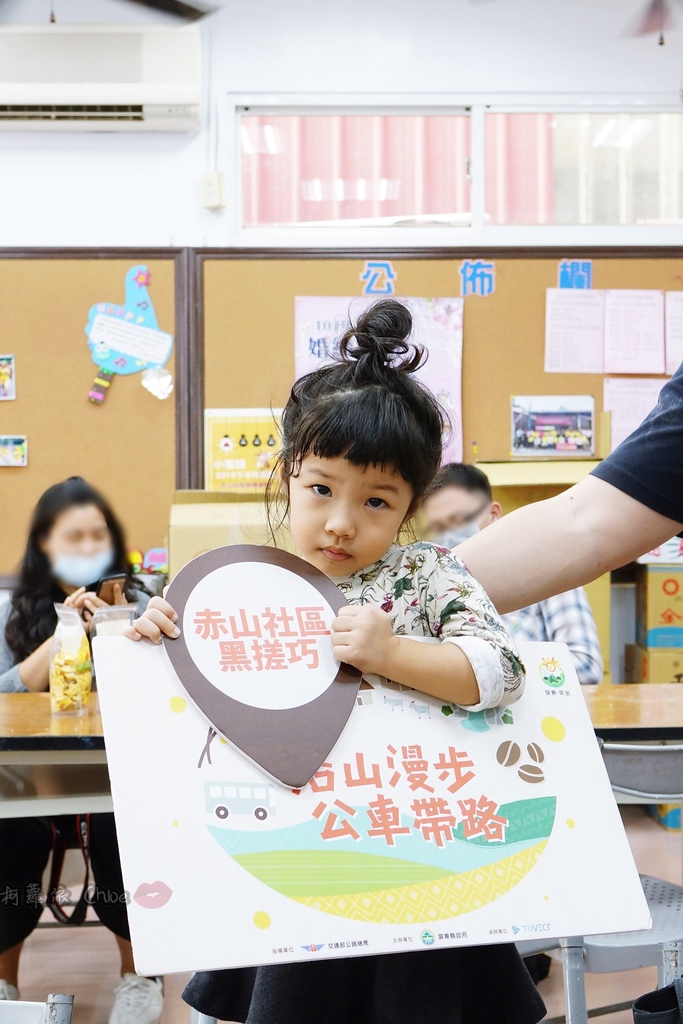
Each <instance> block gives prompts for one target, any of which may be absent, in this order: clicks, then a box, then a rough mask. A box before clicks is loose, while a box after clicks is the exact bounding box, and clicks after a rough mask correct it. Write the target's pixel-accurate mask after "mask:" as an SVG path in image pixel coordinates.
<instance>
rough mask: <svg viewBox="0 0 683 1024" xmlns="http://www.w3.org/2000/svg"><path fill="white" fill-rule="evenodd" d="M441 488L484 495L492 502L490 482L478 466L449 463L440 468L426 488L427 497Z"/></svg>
mask: <svg viewBox="0 0 683 1024" xmlns="http://www.w3.org/2000/svg"><path fill="white" fill-rule="evenodd" d="M443 487H462V488H463V490H465V491H469V492H470V494H484V495H485V496H486V497H487V498H488V500H489V501H492V500H493V493H492V491H491V482H490V481H489V478H488V477H487V475H486V473H484V472H482V470H481V469H479V467H478V466H468V465H467V464H466V463H465V462H449V463H447V464H446V465H445V466H442V467H441V469H440V470H439V472H438V473H437V474H436V476H435V477H434V479H433V480H432V482H431V484H430V485H429V487H428V488H427V495H426V496H427V497H429V495H430V494H436V492H437V491H440V490H441V489H442V488H443Z"/></svg>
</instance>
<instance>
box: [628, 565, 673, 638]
mask: <svg viewBox="0 0 683 1024" xmlns="http://www.w3.org/2000/svg"><path fill="white" fill-rule="evenodd" d="M636 640H637V641H638V643H639V644H640V646H641V647H669V648H672V647H683V566H677V565H643V566H639V567H638V571H637V575H636Z"/></svg>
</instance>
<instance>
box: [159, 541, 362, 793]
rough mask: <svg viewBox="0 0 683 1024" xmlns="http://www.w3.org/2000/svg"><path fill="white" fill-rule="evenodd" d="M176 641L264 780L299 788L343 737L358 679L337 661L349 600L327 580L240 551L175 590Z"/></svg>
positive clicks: (216, 719) (178, 666)
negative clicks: (333, 634)
mask: <svg viewBox="0 0 683 1024" xmlns="http://www.w3.org/2000/svg"><path fill="white" fill-rule="evenodd" d="M167 598H168V601H169V602H170V603H171V605H172V606H173V607H174V608H175V610H176V611H177V613H178V625H179V627H180V631H181V632H180V636H179V637H178V639H177V640H170V639H168V638H167V637H164V646H165V649H166V652H167V654H168V657H169V659H170V662H171V665H172V666H173V669H174V671H175V673H176V675H177V676H178V679H179V680H180V682H181V684H182V686H183V687H184V688H185V690H186V691H187V693H188V694H189V696H190V698H191V699H192V700H193V702H194V703H195V704H196V705H197V707H198V708H199V710H200V711H201V712H202V714H203V715H204V717H205V718H206V719H208V721H209V722H210V724H211V726H212V727H213V728H214V729H215V730H216V731H217V732H218V733H220V734H221V735H222V736H224V737H225V738H226V739H227V740H228V741H229V742H230V743H231V744H232V745H233V746H235V747H237V748H238V749H239V750H240V751H241V752H242V753H243V754H244V755H246V757H248V758H249V760H251V761H253V762H254V763H255V764H257V765H259V767H261V768H262V769H263V770H264V771H265V772H267V774H268V775H270V776H272V777H273V778H275V779H277V780H279V781H280V782H282V783H284V785H286V786H289V787H291V788H292V789H300V788H301V787H302V786H305V785H306V783H307V782H308V781H309V780H310V779H311V778H312V777H313V776H314V775H315V773H316V772H317V771H318V769H319V768H320V766H321V764H322V763H323V761H325V760H326V759H327V757H328V755H329V753H330V751H331V750H332V748H333V746H334V745H335V743H336V742H337V740H338V739H339V736H340V735H341V733H342V731H343V729H344V726H345V725H346V722H347V721H348V718H349V715H350V714H351V711H352V710H353V708H354V706H355V703H356V696H357V694H358V688H359V686H360V679H361V676H360V672H359V671H358V670H357V669H355V668H353V667H352V666H351V665H344V664H341V663H340V662H338V661H337V660H336V658H335V657H334V654H333V653H332V643H331V640H330V624H331V622H332V619H333V618H334V617H335V616H336V615H337V613H338V611H339V609H340V608H343V607H345V606H346V604H347V602H346V600H345V599H344V597H343V596H342V594H341V592H340V591H339V589H338V588H337V587H336V586H335V585H334V583H332V582H331V581H330V580H329V579H328V578H327V576H325V575H324V574H323V573H321V572H319V571H318V570H317V569H315V568H313V566H311V565H309V564H308V562H304V561H303V559H301V558H297V557H296V556H295V555H291V554H289V553H288V552H285V551H279V550H277V549H276V548H270V547H261V546H259V545H255V544H236V545H233V546H231V547H225V548H217V549H216V550H214V551H209V552H207V553H206V554H203V555H199V556H198V557H197V558H195V559H193V560H192V561H191V562H189V563H188V564H187V565H186V566H185V567H184V568H183V569H182V570H181V571H180V572H179V573H178V575H177V576H176V577H175V579H174V580H173V583H172V584H171V586H170V588H169V591H168V595H167Z"/></svg>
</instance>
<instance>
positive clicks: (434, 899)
mask: <svg viewBox="0 0 683 1024" xmlns="http://www.w3.org/2000/svg"><path fill="white" fill-rule="evenodd" d="M546 843H547V840H543V841H542V842H540V843H536V844H535V845H534V846H530V847H528V848H527V849H526V850H523V851H522V852H521V853H514V854H512V855H511V856H510V857H506V858H505V859H504V860H499V861H496V863H495V864H489V865H488V866H487V867H485V868H476V869H474V870H472V871H465V872H463V873H462V874H461V875H448V876H446V878H439V879H436V880H435V881H434V880H433V881H429V882H420V883H418V884H417V885H404V886H401V888H398V889H380V890H379V891H377V892H361V893H351V894H348V895H341V896H297V897H295V899H296V900H297V902H298V903H303V904H304V906H306V907H311V908H312V909H313V910H321V911H322V912H323V913H325V914H335V915H336V916H337V917H347V918H349V919H350V920H353V921H368V922H370V923H372V924H416V925H417V924H429V923H430V922H432V921H443V920H446V919H447V918H450V917H458V916H459V915H460V914H467V913H469V912H470V911H471V910H479V909H480V908H481V907H485V906H486V905H487V904H488V903H492V902H493V901H494V900H496V899H498V897H499V896H502V895H503V894H504V893H506V892H509V890H510V889H512V888H514V886H516V885H517V883H518V882H521V880H522V879H523V878H524V877H525V875H527V874H528V873H529V872H530V871H531V869H532V868H533V866H534V864H536V862H537V861H538V859H539V857H540V856H541V854H542V853H543V851H544V849H545V847H546Z"/></svg>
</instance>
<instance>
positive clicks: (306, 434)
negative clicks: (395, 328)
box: [290, 389, 424, 488]
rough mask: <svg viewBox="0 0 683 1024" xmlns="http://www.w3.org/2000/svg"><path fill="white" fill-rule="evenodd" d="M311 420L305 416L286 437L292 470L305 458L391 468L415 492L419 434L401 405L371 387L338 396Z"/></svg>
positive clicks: (417, 478)
mask: <svg viewBox="0 0 683 1024" xmlns="http://www.w3.org/2000/svg"><path fill="white" fill-rule="evenodd" d="M326 404H327V408H326V409H324V410H321V409H320V406H318V408H317V409H316V413H315V416H308V415H306V414H304V415H303V416H302V417H301V419H300V421H299V423H298V424H297V425H296V428H295V431H294V435H293V436H292V438H291V441H292V443H291V448H290V453H291V471H292V472H294V473H296V472H298V470H299V467H300V465H301V461H302V459H304V458H305V456H306V455H309V454H311V455H315V456H316V457H317V458H321V459H339V458H342V459H347V460H348V461H349V462H350V463H351V465H353V466H359V467H364V466H380V467H381V468H382V469H385V468H392V469H395V470H396V472H398V473H400V475H401V476H402V477H403V478H404V480H406V481H407V482H408V483H409V484H411V486H412V487H414V488H416V487H417V486H418V485H419V484H418V482H419V481H420V478H421V476H422V472H421V463H423V462H424V459H421V458H420V452H421V450H422V448H423V446H424V436H423V434H422V431H421V430H420V428H419V426H418V424H417V423H416V422H415V420H414V418H413V417H412V416H411V414H410V412H409V411H408V409H407V408H406V406H405V404H404V402H403V401H401V400H400V399H397V398H396V397H395V396H392V395H387V394H386V392H384V393H381V392H379V391H375V389H367V390H365V391H361V392H349V393H346V394H337V395H335V396H334V400H333V401H330V402H329V403H326Z"/></svg>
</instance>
